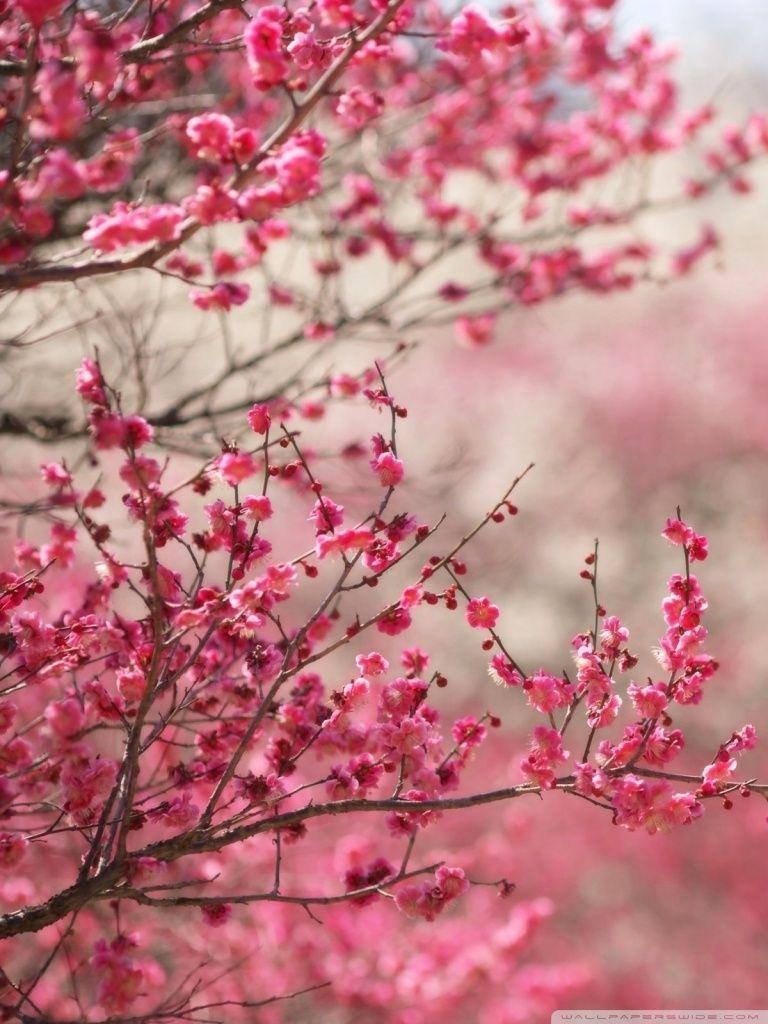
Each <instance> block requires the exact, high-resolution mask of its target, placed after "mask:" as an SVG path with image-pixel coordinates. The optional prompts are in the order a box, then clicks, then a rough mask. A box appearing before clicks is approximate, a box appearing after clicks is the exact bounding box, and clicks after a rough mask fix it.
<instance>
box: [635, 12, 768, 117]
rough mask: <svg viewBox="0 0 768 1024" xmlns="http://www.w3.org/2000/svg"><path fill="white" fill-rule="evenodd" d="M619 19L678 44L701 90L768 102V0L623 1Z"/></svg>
mask: <svg viewBox="0 0 768 1024" xmlns="http://www.w3.org/2000/svg"><path fill="white" fill-rule="evenodd" d="M618 19H619V23H620V24H621V25H623V26H625V27H626V28H627V29H636V28H641V27H648V28H652V29H653V30H654V32H655V33H656V34H657V35H658V36H659V38H663V39H668V40H670V41H675V42H677V43H679V44H680V49H681V59H682V62H683V65H682V66H683V69H684V72H685V77H686V78H688V77H689V76H690V78H691V81H692V85H693V86H694V87H695V89H696V91H697V93H699V92H700V91H706V90H708V89H711V92H712V93H715V92H716V91H717V92H718V95H719V94H720V91H721V90H724V92H725V98H726V99H727V100H728V101H729V102H733V103H738V104H739V105H742V106H743V105H744V104H748V105H750V106H757V105H758V104H761V105H763V104H765V102H766V98H767V97H768V0H620V2H619V6H618Z"/></svg>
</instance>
